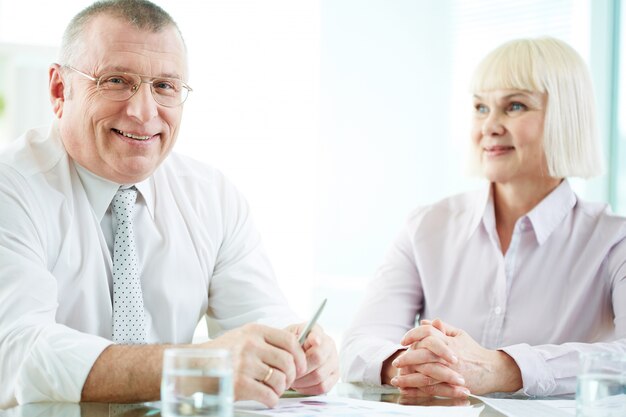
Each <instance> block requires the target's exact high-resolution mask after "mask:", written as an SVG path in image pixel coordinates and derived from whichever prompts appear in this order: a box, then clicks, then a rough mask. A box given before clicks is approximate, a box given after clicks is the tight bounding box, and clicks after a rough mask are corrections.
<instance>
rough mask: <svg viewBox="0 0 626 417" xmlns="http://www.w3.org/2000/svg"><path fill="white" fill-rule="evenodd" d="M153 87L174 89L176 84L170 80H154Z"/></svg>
mask: <svg viewBox="0 0 626 417" xmlns="http://www.w3.org/2000/svg"><path fill="white" fill-rule="evenodd" d="M154 87H155V88H158V89H159V90H176V85H175V84H174V83H173V82H171V81H155V82H154Z"/></svg>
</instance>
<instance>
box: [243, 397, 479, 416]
mask: <svg viewBox="0 0 626 417" xmlns="http://www.w3.org/2000/svg"><path fill="white" fill-rule="evenodd" d="M483 408H484V406H483V405H482V404H478V405H474V406H467V407H434V406H433V407H430V406H429V407H425V406H417V405H400V404H393V403H384V402H377V401H366V400H356V399H353V398H342V397H330V396H316V397H303V398H281V399H280V402H279V403H278V405H277V406H276V407H274V408H265V407H263V406H262V405H261V404H259V403H257V402H253V401H239V402H236V403H235V411H236V414H238V415H258V416H281V417H320V416H324V417H369V416H372V417H374V416H376V417H380V416H394V417H403V416H406V417H410V416H420V417H444V416H445V417H478V416H479V415H480V412H481V411H482V410H483Z"/></svg>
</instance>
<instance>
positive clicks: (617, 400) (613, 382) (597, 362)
mask: <svg viewBox="0 0 626 417" xmlns="http://www.w3.org/2000/svg"><path fill="white" fill-rule="evenodd" d="M576 416H578V417H624V416H626V355H624V354H617V353H586V354H581V355H580V373H579V374H578V380H577V387H576Z"/></svg>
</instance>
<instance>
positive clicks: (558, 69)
mask: <svg viewBox="0 0 626 417" xmlns="http://www.w3.org/2000/svg"><path fill="white" fill-rule="evenodd" d="M498 89H515V90H525V91H530V92H539V93H546V94H547V105H546V113H545V124H544V134H543V148H544V152H545V157H546V161H547V164H548V174H549V175H550V176H551V177H554V178H564V177H582V178H589V177H592V176H595V175H599V174H601V173H602V171H603V164H602V160H601V158H600V153H601V151H600V146H599V143H598V138H597V133H596V119H595V102H594V95H593V86H592V83H591V77H590V75H589V71H588V69H587V66H586V64H585V63H584V61H583V60H582V58H581V57H580V55H578V53H577V52H576V51H575V50H574V49H573V48H572V47H571V46H569V45H568V44H566V43H565V42H563V41H561V40H558V39H555V38H550V37H545V38H537V39H518V40H513V41H510V42H507V43H505V44H503V45H501V46H499V47H498V48H496V49H495V50H493V51H492V52H491V53H489V54H488V55H487V56H486V57H485V58H484V59H483V60H482V62H481V63H480V64H479V65H478V67H477V68H476V71H475V73H474V76H473V79H472V82H471V85H470V90H471V92H472V93H475V94H476V93H480V92H487V91H493V90H498ZM477 157H478V154H476V158H474V159H476V163H477V165H478V166H479V164H478V162H479V160H478V159H477ZM478 166H477V168H478ZM474 171H475V170H474Z"/></svg>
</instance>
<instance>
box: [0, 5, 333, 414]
mask: <svg viewBox="0 0 626 417" xmlns="http://www.w3.org/2000/svg"><path fill="white" fill-rule="evenodd" d="M49 78H50V85H49V90H50V101H51V103H52V109H53V111H54V114H55V115H56V121H55V123H54V124H53V126H52V127H51V128H50V130H48V131H45V130H32V131H29V132H27V133H26V134H25V135H24V136H22V137H21V138H20V139H19V140H17V141H15V142H14V143H13V144H12V146H11V147H10V148H9V149H8V150H6V151H5V152H4V153H3V154H2V155H1V156H0V213H2V214H1V215H0V380H1V381H2V384H0V407H1V406H7V405H11V404H15V403H26V402H33V401H108V402H135V401H142V400H153V399H157V398H158V397H159V383H160V374H161V362H162V354H163V350H164V349H165V348H167V347H168V346H171V345H179V346H180V345H183V346H185V344H189V343H190V342H191V339H192V335H193V332H194V329H195V327H196V325H197V323H198V321H199V319H200V318H201V317H202V316H203V315H204V314H209V315H211V316H212V317H214V318H215V319H216V320H217V322H218V323H219V324H220V325H221V327H222V328H223V329H225V330H228V331H227V332H225V333H224V334H223V335H222V336H220V337H218V338H216V339H214V340H211V341H209V342H206V343H204V344H202V345H201V346H203V347H220V348H226V349H229V350H230V351H231V353H232V354H233V357H234V367H235V397H236V399H255V400H258V401H260V402H263V403H265V404H267V405H270V406H271V405H274V404H276V402H277V401H278V398H279V396H280V395H281V394H282V393H283V392H284V390H285V389H287V388H289V387H292V388H294V389H297V390H299V391H300V392H302V393H311V394H318V393H322V392H325V391H327V390H328V389H330V387H332V385H334V383H335V382H336V381H337V378H338V369H337V353H336V349H335V346H334V343H333V341H332V340H331V339H330V337H328V336H327V335H326V334H324V332H323V331H322V330H321V329H320V328H319V327H317V328H315V329H314V330H313V332H311V334H310V336H309V337H308V339H307V341H306V343H305V344H304V346H303V347H301V346H300V345H299V344H298V343H297V335H298V333H299V332H300V331H301V330H302V328H303V325H302V324H293V323H294V322H296V321H297V318H296V317H295V316H294V314H293V313H292V312H291V310H290V309H289V307H288V305H287V303H286V301H285V299H284V297H283V295H282V294H281V292H280V290H279V288H278V287H277V284H276V282H275V279H274V276H273V272H272V269H271V266H270V264H269V262H268V260H267V257H266V255H265V253H264V252H263V249H262V246H261V243H260V239H259V236H258V234H257V232H256V230H255V229H254V226H253V224H252V222H251V219H250V212H249V208H248V206H247V204H246V202H245V200H244V199H243V198H242V196H241V195H240V194H239V193H238V192H237V190H236V189H235V188H234V187H233V186H232V185H231V184H230V183H229V182H227V181H226V180H225V178H224V177H223V176H222V175H221V174H220V173H219V172H218V171H216V170H214V169H212V168H210V167H207V166H205V165H203V164H200V163H198V162H196V161H194V160H191V159H188V158H185V157H183V156H180V155H176V154H174V153H172V152H171V151H172V148H173V146H174V143H175V142H176V138H177V135H178V128H179V126H180V122H181V116H182V112H183V103H184V102H185V100H186V98H187V96H188V94H189V92H190V91H191V87H190V86H189V85H188V84H187V82H186V80H187V53H186V48H185V44H184V41H183V38H182V36H181V33H180V31H179V29H178V27H177V25H176V23H175V22H174V21H173V20H172V18H171V17H170V16H169V15H168V14H167V13H166V12H165V11H163V10H162V9H160V8H159V7H158V6H156V5H154V4H152V3H150V2H148V1H143V0H136V1H133V0H121V1H103V2H98V3H95V4H93V5H91V6H89V7H88V8H86V9H85V10H83V11H82V12H80V13H79V14H78V15H77V16H75V17H74V19H73V20H72V21H71V22H70V24H69V25H68V27H67V29H66V31H65V35H64V38H63V43H62V47H61V55H60V64H54V65H52V66H51V67H50V70H49ZM251 323H252V324H251ZM269 325H271V326H274V327H269ZM285 326H287V327H285ZM278 327H281V329H279V328H278Z"/></svg>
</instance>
